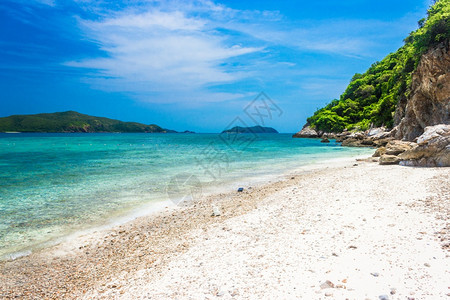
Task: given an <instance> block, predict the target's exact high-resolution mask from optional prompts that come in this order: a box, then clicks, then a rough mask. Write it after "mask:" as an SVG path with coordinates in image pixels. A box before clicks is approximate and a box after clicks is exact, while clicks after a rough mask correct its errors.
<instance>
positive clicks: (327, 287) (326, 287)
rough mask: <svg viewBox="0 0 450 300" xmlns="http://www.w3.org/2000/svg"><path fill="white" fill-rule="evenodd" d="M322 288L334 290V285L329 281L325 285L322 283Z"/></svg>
mask: <svg viewBox="0 0 450 300" xmlns="http://www.w3.org/2000/svg"><path fill="white" fill-rule="evenodd" d="M320 288H321V289H332V288H334V283H332V282H331V281H329V280H327V281H325V282H324V283H322V284H321V285H320Z"/></svg>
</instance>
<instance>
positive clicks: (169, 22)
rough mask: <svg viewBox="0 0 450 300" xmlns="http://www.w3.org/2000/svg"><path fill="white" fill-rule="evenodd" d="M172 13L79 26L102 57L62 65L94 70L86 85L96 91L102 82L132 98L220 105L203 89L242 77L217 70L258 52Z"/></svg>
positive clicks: (202, 21)
mask: <svg viewBox="0 0 450 300" xmlns="http://www.w3.org/2000/svg"><path fill="white" fill-rule="evenodd" d="M206 5H207V7H208V8H210V9H211V12H213V13H220V12H221V11H222V12H223V11H226V10H225V8H221V7H220V6H212V4H211V3H209V2H208V3H206ZM176 7H177V10H170V11H163V10H161V9H152V8H151V7H149V8H148V10H146V11H144V12H141V11H140V12H137V11H135V10H126V11H124V12H118V13H115V14H113V15H112V16H111V17H106V18H103V19H101V20H100V21H88V20H80V25H81V26H82V28H83V29H84V31H85V32H86V35H87V37H88V38H89V39H91V40H93V41H95V42H96V43H98V44H99V45H100V47H101V49H102V50H103V51H105V53H106V54H107V57H103V58H93V59H92V58H90V59H84V60H79V61H71V62H67V63H65V64H66V65H68V66H72V67H78V68H88V69H95V70H97V73H96V74H95V76H94V78H91V79H90V80H91V82H92V83H94V84H95V85H97V86H104V85H106V84H107V83H106V82H103V81H108V82H109V83H110V84H111V83H113V86H114V87H115V88H117V89H122V90H123V91H129V92H134V93H136V92H149V93H151V92H161V93H163V92H169V93H172V94H180V93H181V92H183V94H184V95H186V93H188V92H189V93H191V94H197V95H200V96H205V95H206V96H208V97H209V98H215V99H224V98H225V97H224V94H207V93H205V87H207V86H209V85H213V84H218V83H227V82H233V81H236V80H239V79H242V78H245V77H246V74H245V72H242V71H235V70H230V69H226V68H225V67H223V66H221V65H222V64H223V63H224V62H226V61H227V60H228V59H230V58H235V57H238V56H241V55H245V54H251V53H254V52H258V51H261V50H262V48H259V47H245V46H242V45H239V44H233V43H230V42H229V39H228V37H227V36H226V35H222V34H219V33H218V32H217V31H216V29H215V28H214V27H212V26H211V25H210V20H208V19H206V18H203V17H201V16H189V15H188V13H189V10H188V11H180V10H179V7H178V6H176ZM189 9H191V8H189ZM202 9H203V10H204V9H205V7H204V6H202ZM226 13H228V11H227V12H226ZM225 95H226V94H225ZM230 95H231V94H230ZM181 96H182V95H181ZM144 98H145V97H144ZM178 100H180V99H178Z"/></svg>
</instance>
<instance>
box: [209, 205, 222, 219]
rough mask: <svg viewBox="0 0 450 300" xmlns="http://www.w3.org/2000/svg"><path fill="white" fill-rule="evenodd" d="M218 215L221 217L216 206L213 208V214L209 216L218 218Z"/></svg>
mask: <svg viewBox="0 0 450 300" xmlns="http://www.w3.org/2000/svg"><path fill="white" fill-rule="evenodd" d="M220 215H221V213H220V209H219V208H218V207H217V206H213V213H212V215H211V216H213V217H218V216H220Z"/></svg>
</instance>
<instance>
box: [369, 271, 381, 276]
mask: <svg viewBox="0 0 450 300" xmlns="http://www.w3.org/2000/svg"><path fill="white" fill-rule="evenodd" d="M370 275H372V276H373V277H378V276H380V274H379V273H377V272H373V273H370Z"/></svg>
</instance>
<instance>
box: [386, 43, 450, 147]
mask: <svg viewBox="0 0 450 300" xmlns="http://www.w3.org/2000/svg"><path fill="white" fill-rule="evenodd" d="M449 111H450V42H449V41H448V40H447V41H446V42H443V43H440V44H439V45H437V46H435V47H433V48H431V49H430V50H429V51H428V52H427V53H425V54H424V55H422V57H421V59H420V62H419V65H418V66H417V69H416V71H415V72H414V73H413V75H412V83H411V94H410V96H409V97H408V99H407V101H406V102H405V101H400V102H399V103H398V105H397V108H396V119H400V118H399V116H401V115H402V114H404V116H403V118H401V120H400V123H399V124H398V126H397V132H396V134H395V138H396V139H403V140H407V141H413V140H414V139H415V138H417V137H418V136H420V135H421V134H422V133H423V132H424V129H425V127H427V126H433V125H437V124H449V122H450V117H449ZM402 112H404V113H402Z"/></svg>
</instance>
